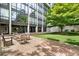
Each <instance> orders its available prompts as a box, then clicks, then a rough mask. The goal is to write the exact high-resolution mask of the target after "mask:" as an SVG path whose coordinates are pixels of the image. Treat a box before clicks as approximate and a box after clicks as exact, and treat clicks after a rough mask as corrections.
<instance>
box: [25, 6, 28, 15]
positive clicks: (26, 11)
mask: <svg viewBox="0 0 79 59" xmlns="http://www.w3.org/2000/svg"><path fill="white" fill-rule="evenodd" d="M27 8H28V7H27V6H25V13H26V14H27V13H28V10H27Z"/></svg>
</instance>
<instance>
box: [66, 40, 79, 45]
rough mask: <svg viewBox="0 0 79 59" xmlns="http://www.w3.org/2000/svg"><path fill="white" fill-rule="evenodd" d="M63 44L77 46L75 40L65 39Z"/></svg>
mask: <svg viewBox="0 0 79 59" xmlns="http://www.w3.org/2000/svg"><path fill="white" fill-rule="evenodd" d="M65 43H68V44H72V45H77V46H79V42H77V41H76V40H72V39H67V40H66V41H65Z"/></svg>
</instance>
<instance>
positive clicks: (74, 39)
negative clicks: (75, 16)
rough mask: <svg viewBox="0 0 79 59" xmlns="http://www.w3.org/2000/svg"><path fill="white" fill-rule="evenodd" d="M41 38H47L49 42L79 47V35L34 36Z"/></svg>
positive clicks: (54, 34) (50, 34)
mask: <svg viewBox="0 0 79 59" xmlns="http://www.w3.org/2000/svg"><path fill="white" fill-rule="evenodd" d="M33 36H36V37H40V38H44V39H45V38H46V39H48V40H54V41H60V42H65V43H69V44H73V45H79V35H78V34H74V33H73V34H72V33H66V34H65V33H64V34H62V33H46V34H38V35H33Z"/></svg>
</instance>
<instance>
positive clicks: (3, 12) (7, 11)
mask: <svg viewBox="0 0 79 59" xmlns="http://www.w3.org/2000/svg"><path fill="white" fill-rule="evenodd" d="M1 16H6V17H9V10H7V9H4V8H1Z"/></svg>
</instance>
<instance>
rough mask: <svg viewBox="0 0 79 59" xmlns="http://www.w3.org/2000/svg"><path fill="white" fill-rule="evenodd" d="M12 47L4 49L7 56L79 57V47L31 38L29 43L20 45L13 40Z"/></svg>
mask: <svg viewBox="0 0 79 59" xmlns="http://www.w3.org/2000/svg"><path fill="white" fill-rule="evenodd" d="M13 44H14V45H12V46H9V47H7V48H5V49H4V54H3V55H5V56H67V55H68V56H75V55H79V47H76V46H71V45H66V44H63V43H60V42H56V41H49V40H43V39H41V38H36V37H32V36H31V40H29V41H28V43H25V44H20V43H19V42H18V41H16V40H13Z"/></svg>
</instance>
